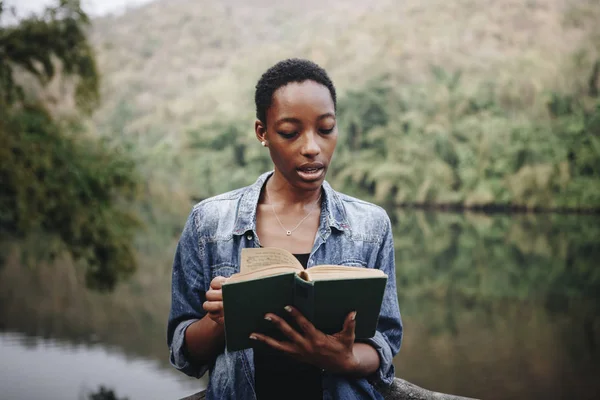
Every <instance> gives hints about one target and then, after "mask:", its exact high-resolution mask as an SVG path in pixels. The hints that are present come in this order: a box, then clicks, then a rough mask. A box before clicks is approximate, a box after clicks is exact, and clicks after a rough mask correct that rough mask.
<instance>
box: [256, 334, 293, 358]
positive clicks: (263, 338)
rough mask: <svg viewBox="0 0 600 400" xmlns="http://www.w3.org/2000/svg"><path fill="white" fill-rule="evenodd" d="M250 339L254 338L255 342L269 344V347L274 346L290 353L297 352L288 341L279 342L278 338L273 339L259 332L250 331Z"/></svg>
mask: <svg viewBox="0 0 600 400" xmlns="http://www.w3.org/2000/svg"><path fill="white" fill-rule="evenodd" d="M250 339H252V340H256V341H257V342H263V343H265V344H267V345H269V346H270V347H272V348H274V349H275V350H279V351H282V352H284V353H287V354H290V355H297V354H298V351H297V350H296V348H295V346H294V345H292V344H291V343H290V342H280V341H278V340H275V339H273V338H272V337H270V336H267V335H262V334H260V333H252V334H251V335H250Z"/></svg>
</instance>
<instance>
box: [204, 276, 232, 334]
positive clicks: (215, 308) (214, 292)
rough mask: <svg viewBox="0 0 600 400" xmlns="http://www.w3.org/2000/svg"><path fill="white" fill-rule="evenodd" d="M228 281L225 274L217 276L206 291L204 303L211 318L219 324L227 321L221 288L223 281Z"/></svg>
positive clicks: (205, 309)
mask: <svg viewBox="0 0 600 400" xmlns="http://www.w3.org/2000/svg"><path fill="white" fill-rule="evenodd" d="M226 281H227V278H225V277H224V276H217V277H215V278H214V279H213V280H212V281H211V282H210V289H209V290H208V292H206V301H205V302H204V304H203V305H202V308H204V311H206V312H207V313H208V314H207V315H208V316H209V318H210V319H212V320H213V321H215V322H216V323H217V324H219V325H223V324H224V323H225V315H224V314H223V292H222V291H221V288H222V287H223V283H225V282H226Z"/></svg>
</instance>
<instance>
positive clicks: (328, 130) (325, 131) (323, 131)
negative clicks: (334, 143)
mask: <svg viewBox="0 0 600 400" xmlns="http://www.w3.org/2000/svg"><path fill="white" fill-rule="evenodd" d="M334 128H335V126H334V127H333V128H331V129H320V132H321V133H322V134H324V135H329V134H330V133H331V132H333V129H334Z"/></svg>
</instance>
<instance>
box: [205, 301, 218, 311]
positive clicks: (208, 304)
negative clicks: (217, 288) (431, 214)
mask: <svg viewBox="0 0 600 400" xmlns="http://www.w3.org/2000/svg"><path fill="white" fill-rule="evenodd" d="M202 308H204V311H206V312H208V313H220V312H223V302H222V301H205V302H204V304H202Z"/></svg>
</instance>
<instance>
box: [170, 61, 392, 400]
mask: <svg viewBox="0 0 600 400" xmlns="http://www.w3.org/2000/svg"><path fill="white" fill-rule="evenodd" d="M255 102H256V116H257V121H256V122H255V133H256V137H257V139H258V140H259V143H260V144H262V146H264V147H265V148H266V149H267V150H268V151H269V153H270V155H271V159H272V160H273V164H274V167H275V168H274V171H273V172H270V173H266V174H264V175H262V176H260V177H259V178H258V180H257V181H256V183H254V184H253V185H251V186H248V187H246V188H242V189H238V190H235V191H233V192H230V193H226V194H222V195H220V196H216V197H213V198H210V199H207V200H204V201H202V202H201V203H199V204H197V205H196V206H195V207H194V208H193V210H192V212H191V214H190V216H189V218H188V221H187V223H186V226H185V228H184V231H183V234H182V236H181V239H180V242H179V245H178V247H177V252H176V255H175V260H174V264H173V282H172V284H173V289H172V307H171V313H170V316H169V325H168V344H169V348H170V355H171V363H172V364H173V365H174V366H175V367H176V368H177V369H179V370H181V371H183V372H185V373H186V374H188V375H190V376H195V377H200V376H202V375H203V374H204V373H205V372H206V371H207V370H210V379H209V385H208V388H207V397H208V398H214V399H256V398H258V399H259V400H263V399H271V398H277V399H289V398H299V399H314V398H339V399H380V398H381V395H380V394H379V392H378V391H377V389H378V388H381V387H384V386H386V385H389V384H390V383H391V382H392V381H393V377H394V367H393V365H392V358H393V357H394V355H395V354H396V353H397V352H398V351H399V349H400V342H401V339H402V322H401V320H400V312H399V309H398V303H397V294H396V279H395V272H394V248H393V239H392V232H391V224H390V221H389V218H388V216H387V214H386V213H385V211H384V210H383V209H382V208H380V207H378V206H375V205H373V204H370V203H367V202H364V201H361V200H357V199H355V198H352V197H349V196H346V195H343V194H341V193H338V192H336V191H334V190H333V189H332V188H331V187H330V186H329V184H328V183H327V182H326V181H325V175H326V172H327V169H328V167H329V163H330V162H331V158H332V156H333V152H334V150H335V146H336V142H337V137H338V131H337V121H336V115H335V111H336V93H335V88H334V86H333V83H332V82H331V80H330V79H329V77H328V76H327V73H326V72H325V71H324V70H323V69H322V68H320V67H319V66H317V65H316V64H314V63H312V62H310V61H307V60H299V59H290V60H285V61H282V62H280V63H278V64H276V65H275V66H273V67H271V68H270V69H269V70H267V71H266V72H265V73H264V74H263V76H262V77H261V78H260V80H259V82H258V84H257V86H256V94H255ZM260 246H263V247H280V248H284V249H286V250H289V251H290V252H292V253H293V254H294V255H295V256H296V257H297V258H298V260H300V262H301V263H302V264H303V265H304V267H305V268H310V267H311V266H314V265H318V264H338V265H351V266H360V267H366V268H380V269H382V270H383V271H384V272H385V273H386V274H387V275H388V283H387V287H386V291H385V295H384V300H383V304H382V307H381V313H380V317H379V322H378V326H377V332H376V335H375V336H374V337H373V338H371V339H368V340H364V341H361V342H355V340H354V317H355V313H353V312H352V313H350V314H349V315H348V316H347V318H346V320H345V322H344V326H343V329H342V330H341V331H340V332H339V333H337V334H335V335H326V334H324V333H322V332H320V331H318V330H317V329H316V328H315V327H314V326H313V325H312V324H310V322H308V321H307V320H306V319H305V318H304V317H303V316H302V315H301V314H300V313H299V312H298V311H297V310H295V309H294V308H293V307H286V311H287V312H288V316H289V318H288V319H287V320H285V319H282V318H279V317H278V316H277V315H275V314H267V315H266V316H265V319H267V320H268V321H270V322H271V323H272V324H274V325H275V326H276V327H277V328H279V331H281V335H279V336H277V337H268V336H265V335H261V334H258V333H254V334H252V335H251V339H254V340H256V346H255V347H254V348H253V349H249V350H245V351H238V352H228V351H227V350H226V348H225V343H224V325H223V324H224V316H223V302H222V294H221V285H222V284H223V282H224V281H225V280H226V279H227V277H229V276H230V275H231V274H233V273H235V272H238V271H239V258H240V252H241V249H243V248H246V247H260ZM256 296H260V293H257V294H256ZM248 301H252V299H248Z"/></svg>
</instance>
